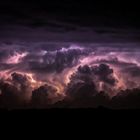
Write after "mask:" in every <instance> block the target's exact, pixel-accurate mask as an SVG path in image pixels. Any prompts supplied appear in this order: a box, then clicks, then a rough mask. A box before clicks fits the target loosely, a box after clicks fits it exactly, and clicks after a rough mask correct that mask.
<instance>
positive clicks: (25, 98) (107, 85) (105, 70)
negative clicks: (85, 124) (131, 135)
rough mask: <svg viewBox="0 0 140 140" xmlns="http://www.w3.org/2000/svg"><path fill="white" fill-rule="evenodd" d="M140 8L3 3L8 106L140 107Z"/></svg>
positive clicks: (2, 77) (0, 61) (3, 88)
mask: <svg viewBox="0 0 140 140" xmlns="http://www.w3.org/2000/svg"><path fill="white" fill-rule="evenodd" d="M138 6H139V5H138V4H137V3H134V2H133V3H132V2H131V3H130V2H127V4H126V2H125V3H123V2H122V1H113V2H107V1H106V2H99V1H98V2H96V1H93V2H91V1H90V2H89V1H72V0H67V1H66V0H60V1H54V0H51V1H47V2H45V1H41V0H40V1H39V2H38V1H35V0H34V1H33V0H30V2H29V1H28V2H26V1H19V0H18V1H16V0H12V1H10V0H5V1H1V2H0V108H88V107H91V108H98V107H100V106H102V107H105V108H113V109H124V108H140V18H139V17H140V10H139V7H138Z"/></svg>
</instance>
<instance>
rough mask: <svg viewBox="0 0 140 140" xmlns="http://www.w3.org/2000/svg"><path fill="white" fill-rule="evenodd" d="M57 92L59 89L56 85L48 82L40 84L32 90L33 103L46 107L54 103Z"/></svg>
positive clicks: (36, 105) (35, 105)
mask: <svg viewBox="0 0 140 140" xmlns="http://www.w3.org/2000/svg"><path fill="white" fill-rule="evenodd" d="M56 92H57V90H56V89H55V88H54V87H52V86H48V85H47V84H46V85H43V86H40V87H39V88H38V89H35V90H33V91H32V99H31V103H32V105H33V106H34V107H46V106H47V105H49V104H52V103H53V100H54V99H53V98H52V97H53V95H55V93H56Z"/></svg>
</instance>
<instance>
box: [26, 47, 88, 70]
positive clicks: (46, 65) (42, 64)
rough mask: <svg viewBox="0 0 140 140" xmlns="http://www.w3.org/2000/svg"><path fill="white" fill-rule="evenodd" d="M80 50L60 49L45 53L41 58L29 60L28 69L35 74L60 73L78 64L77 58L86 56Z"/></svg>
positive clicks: (85, 53)
mask: <svg viewBox="0 0 140 140" xmlns="http://www.w3.org/2000/svg"><path fill="white" fill-rule="evenodd" d="M87 54H88V52H86V51H85V52H84V51H83V50H81V49H80V48H79V49H78V48H77V49H75V48H71V49H69V48H62V49H60V50H56V51H49V52H46V54H44V55H43V56H37V57H36V56H34V57H30V56H28V58H29V57H30V58H29V60H28V61H29V69H31V70H32V71H35V72H55V71H56V72H61V71H63V70H64V69H65V68H70V67H73V66H75V65H76V64H77V63H78V58H79V57H80V56H83V55H87ZM39 58H40V59H39Z"/></svg>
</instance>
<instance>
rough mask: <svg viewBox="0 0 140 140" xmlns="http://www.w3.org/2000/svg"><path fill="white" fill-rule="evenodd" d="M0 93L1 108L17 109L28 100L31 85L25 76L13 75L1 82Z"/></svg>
mask: <svg viewBox="0 0 140 140" xmlns="http://www.w3.org/2000/svg"><path fill="white" fill-rule="evenodd" d="M0 91H1V95H0V96H1V100H2V102H1V104H0V105H1V106H4V107H6V108H13V107H14V108H18V107H22V106H23V105H25V104H26V103H28V101H29V100H30V96H31V85H30V82H29V79H28V78H27V76H26V75H22V74H19V73H13V74H11V76H10V77H9V79H7V80H6V81H4V80H1V82H0Z"/></svg>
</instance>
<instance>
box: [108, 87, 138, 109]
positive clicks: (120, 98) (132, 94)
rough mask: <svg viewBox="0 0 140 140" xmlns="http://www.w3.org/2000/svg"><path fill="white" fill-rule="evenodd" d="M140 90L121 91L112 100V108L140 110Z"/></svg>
mask: <svg viewBox="0 0 140 140" xmlns="http://www.w3.org/2000/svg"><path fill="white" fill-rule="evenodd" d="M139 101H140V89H139V88H134V89H126V90H122V91H120V92H119V93H118V94H117V96H115V97H113V98H112V100H111V105H110V106H111V107H113V108H119V109H130V108H135V109H136V108H140V102H139Z"/></svg>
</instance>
